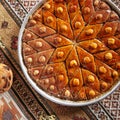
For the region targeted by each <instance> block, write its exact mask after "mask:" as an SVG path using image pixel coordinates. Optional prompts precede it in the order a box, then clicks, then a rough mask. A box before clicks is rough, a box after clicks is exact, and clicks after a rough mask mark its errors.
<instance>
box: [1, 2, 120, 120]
mask: <svg viewBox="0 0 120 120" xmlns="http://www.w3.org/2000/svg"><path fill="white" fill-rule="evenodd" d="M0 1H1V0H0ZM39 1H40V0H2V1H1V2H0V62H2V63H5V64H7V65H8V66H10V67H11V69H12V70H13V74H14V82H13V85H12V88H11V89H10V90H9V91H8V92H6V93H4V94H0V120H34V119H39V120H53V119H56V120H97V119H98V120H120V88H118V89H117V90H116V91H115V92H114V93H113V94H112V95H110V96H108V97H107V98H106V99H104V100H102V101H100V102H98V103H96V104H93V105H90V106H85V107H66V106H61V105H57V104H55V103H52V102H50V101H48V100H46V99H45V98H43V97H42V96H40V95H38V94H37V93H36V92H35V91H34V90H33V88H32V87H31V86H30V84H29V83H28V82H27V80H26V78H25V77H24V75H23V73H22V71H21V69H20V66H19V62H18V55H17V41H18V33H19V29H20V26H21V24H22V22H23V20H24V18H25V16H26V15H27V13H28V12H29V11H30V10H31V8H33V6H35V5H36V4H38V3H39ZM112 1H113V2H114V3H115V4H116V5H117V6H118V7H119V8H120V0H112Z"/></svg>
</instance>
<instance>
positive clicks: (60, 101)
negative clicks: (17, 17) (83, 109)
mask: <svg viewBox="0 0 120 120" xmlns="http://www.w3.org/2000/svg"><path fill="white" fill-rule="evenodd" d="M103 1H105V2H107V3H108V5H110V6H111V7H112V8H113V10H115V11H116V12H117V13H118V15H119V16H120V9H119V8H118V7H117V6H116V5H115V4H114V3H113V2H112V1H111V0H103ZM44 2H46V0H40V2H39V4H37V5H36V6H34V7H33V9H32V10H31V11H30V12H29V13H28V14H27V15H26V17H25V19H24V21H23V23H22V26H21V28H20V31H19V35H18V58H19V63H20V67H21V69H22V71H23V73H24V75H25V77H26V79H27V80H28V82H29V83H30V85H31V86H32V87H33V89H35V90H36V91H37V92H38V93H39V94H40V95H42V96H43V97H44V98H46V99H48V100H50V101H52V102H54V103H57V104H60V105H65V106H74V107H75V106H86V105H91V104H94V103H96V102H98V101H101V100H103V99H104V98H106V97H107V96H109V95H110V94H112V93H113V92H114V91H115V90H116V89H117V88H118V87H119V86H120V80H118V81H117V82H116V83H115V84H114V85H113V87H111V88H110V89H109V90H108V91H107V92H105V93H103V94H102V95H99V96H98V97H96V98H94V99H90V100H84V101H71V100H64V99H60V98H57V97H55V96H52V95H50V94H48V93H46V92H45V91H44V90H42V89H40V87H38V86H37V85H36V83H35V82H34V81H33V80H32V79H31V78H30V76H29V74H28V72H27V68H26V66H25V64H24V62H23V58H22V56H23V55H22V36H23V32H24V29H25V26H26V24H27V22H28V19H29V17H30V15H32V14H33V13H34V12H35V11H36V10H37V9H38V8H39V7H40V6H42V5H43V4H44Z"/></svg>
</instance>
